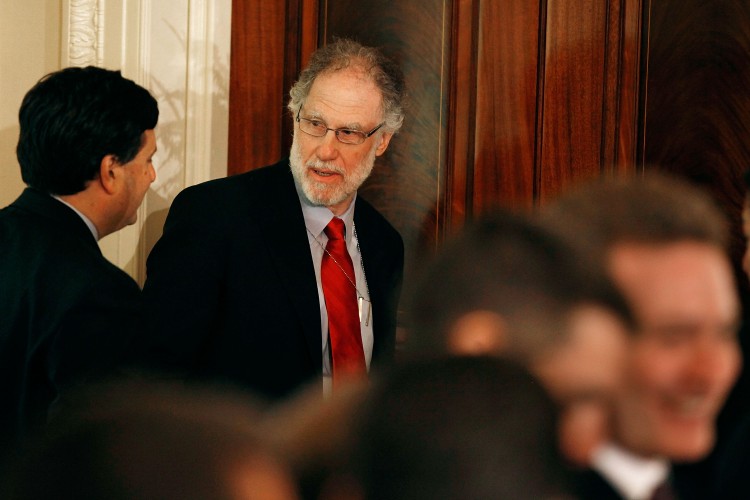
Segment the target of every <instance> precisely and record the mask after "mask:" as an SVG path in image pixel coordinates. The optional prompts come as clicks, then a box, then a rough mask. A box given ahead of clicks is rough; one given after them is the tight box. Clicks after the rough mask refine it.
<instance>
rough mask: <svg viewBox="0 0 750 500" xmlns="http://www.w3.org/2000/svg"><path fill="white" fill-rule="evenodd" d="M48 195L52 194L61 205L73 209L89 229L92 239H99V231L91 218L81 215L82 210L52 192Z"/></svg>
mask: <svg viewBox="0 0 750 500" xmlns="http://www.w3.org/2000/svg"><path fill="white" fill-rule="evenodd" d="M50 196H52V197H53V198H54V199H56V200H57V201H59V202H60V203H62V204H63V205H65V206H67V207H68V208H70V209H71V210H73V211H74V212H75V213H77V214H78V217H80V218H81V220H83V222H84V223H85V224H86V227H88V228H89V231H91V235H92V236H93V237H94V240H96V241H99V231H97V229H96V226H95V225H94V223H93V222H91V219H89V218H88V217H86V216H85V215H83V212H81V211H80V210H78V209H77V208H76V207H74V206H73V205H71V204H70V203H68V202H67V201H65V200H63V199H62V198H60V197H59V196H57V195H54V194H52V195H50Z"/></svg>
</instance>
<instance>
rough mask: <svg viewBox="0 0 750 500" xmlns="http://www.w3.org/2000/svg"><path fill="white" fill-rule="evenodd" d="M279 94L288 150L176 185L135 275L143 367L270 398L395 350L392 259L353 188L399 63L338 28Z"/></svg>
mask: <svg viewBox="0 0 750 500" xmlns="http://www.w3.org/2000/svg"><path fill="white" fill-rule="evenodd" d="M290 95H291V99H290V102H289V105H288V107H289V110H290V115H291V117H292V118H293V119H294V125H295V128H294V140H293V143H292V147H291V152H290V158H289V159H288V160H283V161H281V162H279V163H277V164H275V165H272V166H268V167H264V168H260V169H256V170H253V171H250V172H248V173H246V174H242V175H238V176H234V177H230V178H225V179H219V180H215V181H210V182H207V183H204V184H201V185H198V186H194V187H191V188H188V189H185V190H184V191H183V192H182V193H180V195H179V196H177V198H176V199H175V201H174V203H173V204H172V207H171V209H170V212H169V215H168V217H167V220H166V223H165V225H164V233H163V236H162V238H161V239H160V240H159V242H158V243H157V244H156V246H155V247H154V249H153V251H152V252H151V255H150V256H149V258H148V278H147V281H146V284H145V287H144V295H145V300H146V303H147V311H148V320H149V325H150V327H149V335H148V344H147V346H146V347H147V349H146V351H147V359H148V360H149V361H150V362H151V364H152V366H155V367H156V368H158V369H160V370H167V371H170V372H175V373H176V374H177V375H178V376H182V377H187V378H199V379H204V380H205V379H211V380H223V381H227V382H230V383H233V384H235V385H240V386H242V387H245V388H248V389H251V390H253V391H255V392H257V393H259V394H261V395H265V396H267V397H269V398H271V399H278V398H281V397H284V396H286V395H288V394H289V393H291V392H293V391H295V390H296V389H298V388H299V387H300V386H301V385H303V384H306V383H308V382H314V383H319V384H320V387H321V390H322V391H324V392H329V391H330V390H331V389H332V387H334V386H335V385H336V384H337V383H338V382H344V381H346V380H351V379H353V378H362V377H364V376H366V374H367V373H368V372H369V371H370V368H371V367H373V368H374V367H377V366H378V365H381V364H384V363H387V361H388V360H390V359H391V358H392V357H393V352H394V346H395V331H396V308H397V303H398V299H399V294H400V289H401V281H402V275H403V261H404V247H403V241H402V239H401V237H400V236H399V234H398V233H397V232H396V230H395V229H394V228H393V227H392V226H391V225H390V224H389V223H388V221H386V219H385V218H384V217H383V216H382V215H381V214H379V213H378V212H377V211H376V210H375V209H374V208H373V207H372V206H371V205H370V204H368V203H367V202H366V201H364V200H363V199H362V198H361V197H358V196H357V189H358V188H359V187H360V185H361V184H362V183H363V182H364V181H365V179H367V177H368V176H369V175H370V172H371V171H372V168H373V165H374V162H375V158H376V157H377V156H380V155H382V154H383V153H384V152H385V150H386V149H387V147H388V144H389V142H390V140H391V138H392V137H393V135H394V134H395V133H396V132H397V131H398V129H399V128H400V127H401V123H402V122H403V108H402V101H403V95H404V79H403V74H402V73H401V70H400V69H399V68H398V67H397V66H396V65H395V64H394V63H392V62H391V61H390V60H388V59H387V58H386V57H385V56H384V55H383V54H382V53H380V52H379V51H378V50H377V49H373V48H370V47H364V46H362V45H360V44H358V43H356V42H353V41H351V40H338V41H336V42H334V43H332V44H329V45H326V46H324V47H322V48H321V49H319V50H318V51H317V52H315V53H314V54H313V56H312V58H311V59H310V63H309V65H308V67H307V68H306V69H304V70H303V71H302V73H301V74H300V77H299V80H298V81H297V82H296V83H295V84H294V86H293V87H292V89H291V91H290ZM334 226H335V227H336V228H337V229H334ZM331 231H333V232H331ZM329 240H331V241H330V242H329ZM327 276H329V277H330V278H329V277H327ZM331 276H332V277H331ZM342 289H343V290H342ZM341 295H343V296H341Z"/></svg>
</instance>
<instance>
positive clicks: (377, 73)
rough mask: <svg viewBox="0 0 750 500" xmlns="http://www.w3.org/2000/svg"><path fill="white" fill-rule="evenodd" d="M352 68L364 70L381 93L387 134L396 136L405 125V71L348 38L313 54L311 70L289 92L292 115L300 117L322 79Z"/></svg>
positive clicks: (302, 74)
mask: <svg viewBox="0 0 750 500" xmlns="http://www.w3.org/2000/svg"><path fill="white" fill-rule="evenodd" d="M350 66H359V67H361V68H363V69H364V70H365V72H366V73H367V74H368V75H369V77H370V78H371V79H372V81H373V82H374V83H375V85H377V87H378V88H379V89H380V93H381V94H382V98H383V102H382V106H383V116H384V121H385V125H383V130H384V131H386V132H390V133H394V134H395V133H396V132H397V131H398V130H399V129H400V128H401V124H402V123H403V121H404V109H403V106H404V95H405V85H404V75H403V73H402V72H401V69H400V68H399V67H398V65H397V64H396V63H394V62H393V61H391V60H390V59H388V58H387V57H386V56H385V55H384V54H383V53H382V52H381V51H380V50H378V49H376V48H373V47H365V46H364V45H361V44H360V43H358V42H355V41H353V40H349V39H346V38H342V39H338V40H336V41H334V42H333V43H330V44H328V45H325V46H323V47H321V48H320V49H318V50H317V51H315V52H314V53H313V55H312V57H311V58H310V62H309V63H308V65H307V67H306V68H305V69H304V70H302V72H301V73H300V75H299V79H298V80H297V81H296V82H295V84H294V85H292V88H291V90H290V91H289V95H290V96H291V99H290V100H289V104H288V105H287V107H288V108H289V111H290V112H291V113H292V114H293V115H296V114H297V112H298V111H299V109H300V108H301V107H302V104H303V103H304V101H305V99H307V96H308V95H309V93H310V88H311V87H312V85H313V82H314V81H315V79H316V78H317V77H318V76H319V75H321V74H323V73H328V72H330V73H334V72H336V71H341V70H343V69H345V68H348V67H350Z"/></svg>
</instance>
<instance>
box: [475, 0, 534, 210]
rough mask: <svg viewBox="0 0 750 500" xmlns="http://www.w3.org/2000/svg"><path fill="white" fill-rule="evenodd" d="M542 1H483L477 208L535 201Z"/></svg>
mask: <svg viewBox="0 0 750 500" xmlns="http://www.w3.org/2000/svg"><path fill="white" fill-rule="evenodd" d="M543 3H544V2H530V1H528V0H507V1H503V2H481V9H480V30H481V40H482V43H481V44H480V46H479V56H478V68H477V69H478V88H477V104H476V125H475V130H476V136H475V144H476V152H475V154H476V160H475V165H474V179H473V193H474V197H473V200H472V202H473V203H472V204H473V210H474V212H482V211H484V210H486V209H488V208H490V207H493V206H495V205H503V206H506V207H528V206H531V205H532V204H533V200H534V177H535V171H534V163H535V160H534V158H535V154H536V152H535V149H536V146H535V144H536V141H535V134H536V118H537V116H536V115H537V95H538V93H537V70H538V54H539V43H540V38H539V26H540V22H541V20H542V19H543V13H544V10H543Z"/></svg>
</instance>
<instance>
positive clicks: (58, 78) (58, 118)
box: [16, 66, 159, 195]
mask: <svg viewBox="0 0 750 500" xmlns="http://www.w3.org/2000/svg"><path fill="white" fill-rule="evenodd" d="M18 118H19V122H20V125H21V133H20V137H19V139H18V147H17V148H16V153H17V156H18V162H19V164H20V165H21V177H22V178H23V180H24V182H25V183H26V184H27V185H29V186H31V187H34V188H36V189H39V190H41V191H45V192H47V193H51V194H57V195H68V194H75V193H78V192H80V191H82V190H83V189H84V188H85V187H86V183H87V182H88V181H90V180H92V179H95V178H96V176H97V174H98V172H99V167H100V164H101V160H102V158H104V157H105V156H106V155H110V154H111V155H114V156H115V157H116V158H117V161H118V162H119V163H121V164H123V163H127V162H129V161H131V160H132V159H133V158H134V157H135V155H136V154H137V153H138V150H139V149H140V148H141V141H142V135H143V132H144V131H146V130H150V129H153V128H154V127H155V126H156V122H157V120H158V118H159V109H158V106H157V103H156V100H155V99H154V98H153V97H152V96H151V94H149V92H148V91H147V90H146V89H144V88H143V87H141V86H139V85H137V84H136V83H135V82H133V81H132V80H128V79H126V78H124V77H123V76H122V75H121V74H120V72H119V71H110V70H106V69H102V68H97V67H93V66H88V67H86V68H66V69H63V70H60V71H57V72H54V73H50V74H49V75H47V76H45V77H43V78H42V79H41V80H39V82H38V83H37V84H36V85H34V87H32V89H31V90H29V92H28V93H27V94H26V96H25V97H24V99H23V102H22V104H21V109H20V111H19V113H18Z"/></svg>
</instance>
